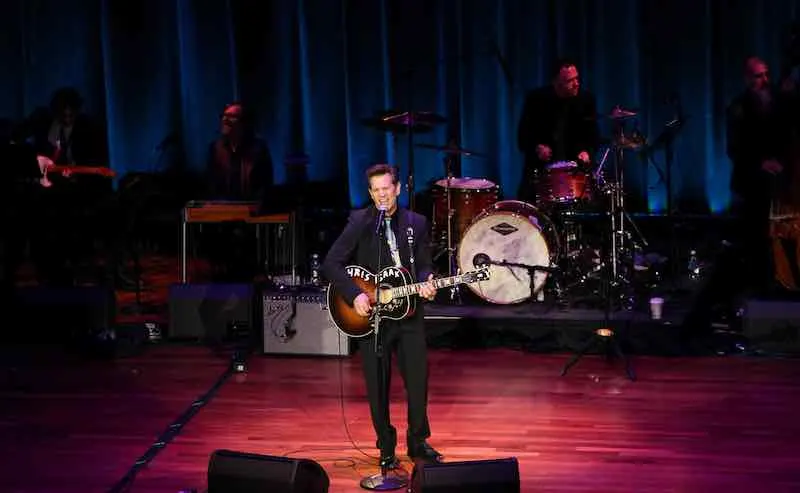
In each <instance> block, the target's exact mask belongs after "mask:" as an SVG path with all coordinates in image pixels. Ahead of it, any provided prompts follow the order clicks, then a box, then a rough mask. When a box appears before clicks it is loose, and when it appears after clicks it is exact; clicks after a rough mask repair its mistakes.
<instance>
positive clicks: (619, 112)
mask: <svg viewBox="0 0 800 493" xmlns="http://www.w3.org/2000/svg"><path fill="white" fill-rule="evenodd" d="M638 114H639V112H638V111H637V110H635V109H626V108H623V107H622V106H616V107H614V109H613V110H611V112H610V113H608V114H607V115H603V116H605V117H606V118H610V119H612V120H624V119H625V118H633V117H634V116H637V115H638Z"/></svg>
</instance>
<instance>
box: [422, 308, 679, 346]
mask: <svg viewBox="0 0 800 493" xmlns="http://www.w3.org/2000/svg"><path fill="white" fill-rule="evenodd" d="M426 326H427V333H428V344H429V345H430V346H431V347H448V348H489V347H517V348H521V349H525V350H528V351H531V352H536V353H556V352H569V351H577V350H578V349H580V348H581V347H582V346H583V345H584V343H585V342H586V341H587V340H588V339H589V338H591V337H592V336H593V334H594V331H595V330H597V329H598V328H601V327H604V326H605V324H604V323H603V319H602V318H600V317H599V318H598V319H597V320H569V321H564V320H543V319H535V320H520V319H504V320H503V319H499V320H498V319H464V320H459V321H454V320H428V321H426ZM616 331H617V336H618V337H617V338H618V340H619V341H620V344H621V346H622V349H623V350H624V351H625V352H626V353H629V354H639V355H657V356H681V355H684V354H685V347H684V345H683V341H682V335H681V334H680V331H679V328H678V326H676V325H664V324H660V323H656V322H624V323H619V324H618V325H617V326H616ZM601 350H602V348H600V347H597V348H593V349H592V350H590V351H589V353H590V354H597V353H599V352H600V351H601Z"/></svg>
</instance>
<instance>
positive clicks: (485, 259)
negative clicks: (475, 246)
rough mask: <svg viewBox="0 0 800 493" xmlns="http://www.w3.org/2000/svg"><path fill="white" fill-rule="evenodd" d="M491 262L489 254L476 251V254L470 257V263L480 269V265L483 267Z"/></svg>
mask: <svg viewBox="0 0 800 493" xmlns="http://www.w3.org/2000/svg"><path fill="white" fill-rule="evenodd" d="M491 263H492V259H491V258H489V256H488V255H486V254H485V253H478V254H475V256H474V257H472V265H473V266H475V267H477V268H478V269H480V268H481V267H484V266H486V265H489V264H491Z"/></svg>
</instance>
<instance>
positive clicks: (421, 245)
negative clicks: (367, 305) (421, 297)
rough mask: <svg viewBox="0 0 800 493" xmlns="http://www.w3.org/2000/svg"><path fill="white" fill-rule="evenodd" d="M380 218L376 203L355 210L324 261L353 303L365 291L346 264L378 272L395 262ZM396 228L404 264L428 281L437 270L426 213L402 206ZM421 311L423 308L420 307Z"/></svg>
mask: <svg viewBox="0 0 800 493" xmlns="http://www.w3.org/2000/svg"><path fill="white" fill-rule="evenodd" d="M377 219H378V210H377V209H376V208H375V206H369V207H367V208H364V209H358V210H354V211H352V212H351V213H350V217H349V219H348V222H347V226H345V228H344V230H343V231H342V233H341V234H340V235H339V237H338V238H337V239H336V241H335V242H334V243H333V245H332V246H331V248H330V250H329V251H328V254H327V255H326V256H325V260H324V262H323V263H322V271H323V273H324V274H325V277H326V278H327V279H328V280H329V281H330V282H331V283H333V285H334V286H335V287H336V289H337V290H339V292H341V293H342V296H343V297H344V299H345V300H346V301H347V302H348V303H349V304H351V305H352V304H353V300H354V299H355V298H356V296H358V295H359V294H361V290H360V289H359V288H358V286H357V285H356V284H355V283H354V282H353V280H352V279H351V278H350V276H348V275H347V273H346V272H345V267H347V266H348V265H353V264H356V265H360V266H361V267H364V268H366V269H369V270H370V271H371V272H373V273H377V272H378V271H379V270H381V269H382V268H386V267H389V266H392V265H394V263H393V262H392V257H391V252H390V251H389V245H388V243H387V241H386V238H385V237H383V238H381V237H379V236H378V235H377V234H376V233H375V226H376V224H377ZM408 228H412V229H413V237H414V241H413V245H414V261H415V265H416V267H412V266H411V265H410V255H409V253H410V248H409V244H408V234H407V230H408ZM392 229H393V230H394V234H395V237H396V238H397V243H398V248H399V251H400V260H401V263H402V264H403V267H405V268H406V269H408V270H409V271H410V272H411V274H412V276H414V278H415V279H416V280H417V281H424V280H427V278H428V275H429V274H430V273H432V272H433V262H432V260H431V252H430V244H429V238H430V234H429V232H428V220H427V219H426V218H425V216H422V215H420V214H417V213H415V212H412V211H409V210H408V209H403V208H398V209H397V212H396V213H395V214H394V216H393V217H392ZM378 248H380V249H381V250H380V252H381V265H377V262H378V257H377V255H378ZM415 270H416V272H414V271H415ZM417 313H418V314H419V313H421V311H420V310H417Z"/></svg>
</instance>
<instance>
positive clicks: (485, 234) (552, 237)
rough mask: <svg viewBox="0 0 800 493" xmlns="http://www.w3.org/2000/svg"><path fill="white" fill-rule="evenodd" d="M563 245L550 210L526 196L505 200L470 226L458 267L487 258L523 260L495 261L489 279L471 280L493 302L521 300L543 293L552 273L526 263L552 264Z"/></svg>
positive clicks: (477, 291) (468, 267)
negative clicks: (550, 215) (532, 267)
mask: <svg viewBox="0 0 800 493" xmlns="http://www.w3.org/2000/svg"><path fill="white" fill-rule="evenodd" d="M558 248H559V245H558V242H557V235H556V231H555V226H554V225H553V222H552V221H551V220H550V218H548V217H547V215H545V214H544V213H542V212H541V211H539V210H538V209H537V208H536V207H534V206H532V205H530V204H528V203H526V202H520V201H516V200H505V201H501V202H498V203H496V204H494V205H493V206H492V207H490V208H488V209H486V210H485V211H484V212H483V213H482V214H481V215H480V216H478V217H477V218H476V219H475V221H473V222H472V224H471V225H470V226H469V228H467V230H466V232H465V233H464V236H463V238H462V239H461V243H460V244H459V248H458V267H459V268H460V269H461V272H469V271H471V270H474V269H475V268H476V267H477V266H476V265H475V264H476V261H477V263H480V260H481V259H483V260H486V259H488V260H489V261H490V262H503V263H509V264H518V266H510V265H494V264H491V266H490V268H489V273H490V277H489V279H488V280H486V281H480V282H476V283H472V284H467V286H468V287H469V288H470V290H472V292H474V293H475V294H476V295H478V296H480V297H481V298H483V299H484V300H486V301H488V302H490V303H496V304H503V305H507V304H514V303H521V302H523V301H526V300H528V299H530V298H531V297H532V296H535V295H537V294H538V293H539V291H541V290H542V289H543V288H544V284H545V281H546V279H547V273H546V272H544V271H541V270H539V271H531V269H529V268H527V267H524V266H539V267H550V266H551V265H552V263H553V262H552V259H555V258H557V255H558ZM531 273H532V274H533V286H531V277H530V274H531Z"/></svg>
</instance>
